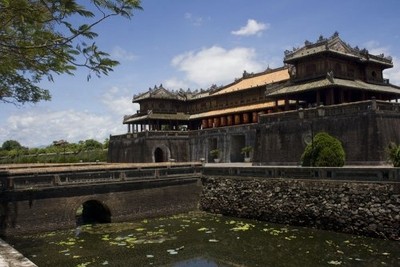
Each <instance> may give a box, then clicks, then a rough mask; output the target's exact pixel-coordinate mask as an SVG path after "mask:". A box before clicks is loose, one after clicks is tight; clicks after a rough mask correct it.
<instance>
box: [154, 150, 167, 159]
mask: <svg viewBox="0 0 400 267" xmlns="http://www.w3.org/2000/svg"><path fill="white" fill-rule="evenodd" d="M164 161H165V159H164V152H163V150H162V149H161V148H159V147H157V148H156V149H155V150H154V162H164Z"/></svg>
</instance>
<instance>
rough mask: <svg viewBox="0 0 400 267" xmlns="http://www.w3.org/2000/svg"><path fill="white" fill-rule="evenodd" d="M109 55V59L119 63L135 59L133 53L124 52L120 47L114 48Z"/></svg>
mask: <svg viewBox="0 0 400 267" xmlns="http://www.w3.org/2000/svg"><path fill="white" fill-rule="evenodd" d="M110 55H111V58H113V59H116V60H121V61H133V60H135V59H136V56H135V55H134V54H133V53H131V52H129V51H126V50H125V49H123V48H122V47H120V46H116V47H114V49H113V50H112V52H111V53H110Z"/></svg>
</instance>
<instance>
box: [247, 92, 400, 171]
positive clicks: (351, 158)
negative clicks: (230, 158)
mask: <svg viewBox="0 0 400 267" xmlns="http://www.w3.org/2000/svg"><path fill="white" fill-rule="evenodd" d="M399 110H400V105H399V104H398V103H389V102H383V101H376V100H371V101H364V102H357V103H349V104H341V105H335V106H326V107H318V108H311V109H305V110H303V111H301V112H300V111H289V112H283V113H275V114H268V115H262V116H260V128H259V129H260V130H259V131H260V134H258V135H257V145H256V147H255V151H254V152H255V158H254V161H255V162H257V163H260V164H267V165H277V164H278V165H287V164H291V165H298V164H300V158H301V155H302V153H303V151H304V149H305V147H306V145H307V143H310V142H311V139H312V137H313V136H315V135H316V134H317V133H318V132H327V133H329V134H330V135H332V136H334V137H336V138H338V139H339V140H340V141H341V142H342V145H343V148H344V150H345V152H346V163H345V164H346V165H374V164H376V165H382V164H386V163H387V152H386V149H387V147H388V145H389V143H390V142H395V143H399V142H400V123H399V122H400V112H399Z"/></svg>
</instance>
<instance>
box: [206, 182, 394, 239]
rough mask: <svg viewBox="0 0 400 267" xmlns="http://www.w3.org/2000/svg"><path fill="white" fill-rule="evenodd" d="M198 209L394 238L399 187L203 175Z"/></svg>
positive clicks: (274, 221) (392, 185)
mask: <svg viewBox="0 0 400 267" xmlns="http://www.w3.org/2000/svg"><path fill="white" fill-rule="evenodd" d="M202 181H203V192H202V196H201V201H200V208H201V209H203V210H205V211H210V212H214V213H221V214H224V215H229V216H236V217H243V218H252V219H259V220H264V221H268V222H273V223H281V224H290V225H299V226H307V227H316V228H320V229H326V230H333V231H338V232H344V233H351V234H358V235H366V236H373V237H380V238H388V239H394V240H398V239H399V238H400V184H399V183H379V182H349V181H330V180H317V181H315V180H294V179H261V178H257V179H250V178H249V179H246V178H240V179H238V178H221V177H210V176H209V177H203V179H202Z"/></svg>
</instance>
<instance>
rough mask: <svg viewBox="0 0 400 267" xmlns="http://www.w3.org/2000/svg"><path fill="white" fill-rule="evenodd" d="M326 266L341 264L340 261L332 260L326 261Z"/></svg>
mask: <svg viewBox="0 0 400 267" xmlns="http://www.w3.org/2000/svg"><path fill="white" fill-rule="evenodd" d="M328 264H331V265H341V264H342V262H341V261H335V260H332V261H328Z"/></svg>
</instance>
